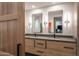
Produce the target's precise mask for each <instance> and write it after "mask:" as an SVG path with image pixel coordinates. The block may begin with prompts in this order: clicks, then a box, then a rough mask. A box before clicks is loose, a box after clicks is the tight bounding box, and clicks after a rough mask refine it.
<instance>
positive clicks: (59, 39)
mask: <svg viewBox="0 0 79 59" xmlns="http://www.w3.org/2000/svg"><path fill="white" fill-rule="evenodd" d="M25 38H26V39H42V40H43V39H44V40H53V41H66V42H74V43H75V42H76V39H73V38H62V37H61V38H53V37H39V36H38V37H34V36H25Z"/></svg>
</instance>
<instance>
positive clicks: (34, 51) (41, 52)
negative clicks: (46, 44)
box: [25, 47, 45, 56]
mask: <svg viewBox="0 0 79 59" xmlns="http://www.w3.org/2000/svg"><path fill="white" fill-rule="evenodd" d="M25 52H26V53H27V52H28V53H32V54H36V55H42V56H44V55H45V50H44V49H40V48H32V47H28V48H27V49H26V50H25Z"/></svg>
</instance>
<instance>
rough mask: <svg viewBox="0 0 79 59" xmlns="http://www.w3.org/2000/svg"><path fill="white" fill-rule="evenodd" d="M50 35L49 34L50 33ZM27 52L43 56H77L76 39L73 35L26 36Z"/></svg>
mask: <svg viewBox="0 0 79 59" xmlns="http://www.w3.org/2000/svg"><path fill="white" fill-rule="evenodd" d="M48 36H49V35H48ZM25 38H26V39H25V52H26V54H27V53H32V54H35V55H42V56H76V51H77V50H76V40H75V39H74V38H72V37H67V36H66V37H65V36H63V37H61V36H60V37H57V38H53V37H38V36H35V37H34V36H25Z"/></svg>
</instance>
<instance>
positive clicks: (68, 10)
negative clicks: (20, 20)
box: [25, 3, 77, 35]
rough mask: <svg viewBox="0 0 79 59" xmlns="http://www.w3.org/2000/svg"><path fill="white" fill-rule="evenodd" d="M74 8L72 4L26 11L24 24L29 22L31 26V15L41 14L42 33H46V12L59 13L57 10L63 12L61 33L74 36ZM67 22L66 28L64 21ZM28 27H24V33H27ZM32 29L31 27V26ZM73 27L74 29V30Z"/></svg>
mask: <svg viewBox="0 0 79 59" xmlns="http://www.w3.org/2000/svg"><path fill="white" fill-rule="evenodd" d="M74 8H75V4H74V3H65V4H61V5H55V6H51V7H45V8H41V9H35V10H30V11H26V12H27V13H26V18H25V19H26V22H25V24H26V23H28V22H30V23H31V24H32V14H37V13H42V14H43V16H42V24H43V32H44V33H47V32H48V12H50V11H59V10H63V33H62V34H64V35H76V32H77V31H76V26H77V25H76V23H77V22H76V20H77V19H74V18H75V16H74V13H76V12H75V11H74V10H75V9H74ZM67 19H68V20H69V21H70V23H69V24H68V26H66V24H65V21H66V20H67ZM44 21H45V22H47V25H46V26H44ZM74 22H75V23H74ZM27 27H28V25H27V24H26V25H25V28H26V29H25V30H26V31H25V32H26V33H27V32H28V30H27ZM31 27H32V26H31ZM74 27H75V28H74Z"/></svg>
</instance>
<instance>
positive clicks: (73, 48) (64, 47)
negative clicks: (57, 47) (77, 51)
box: [64, 47, 74, 49]
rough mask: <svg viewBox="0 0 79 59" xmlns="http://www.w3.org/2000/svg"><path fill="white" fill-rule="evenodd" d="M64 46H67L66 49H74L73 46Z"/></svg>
mask: <svg viewBox="0 0 79 59" xmlns="http://www.w3.org/2000/svg"><path fill="white" fill-rule="evenodd" d="M64 48H66V49H74V48H73V47H64Z"/></svg>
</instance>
